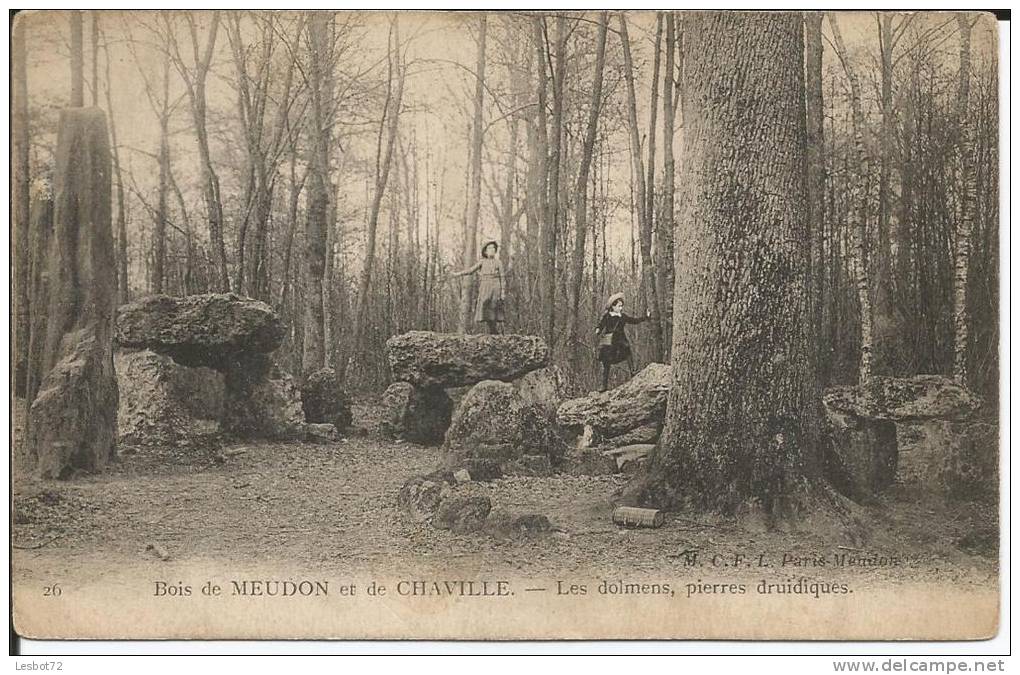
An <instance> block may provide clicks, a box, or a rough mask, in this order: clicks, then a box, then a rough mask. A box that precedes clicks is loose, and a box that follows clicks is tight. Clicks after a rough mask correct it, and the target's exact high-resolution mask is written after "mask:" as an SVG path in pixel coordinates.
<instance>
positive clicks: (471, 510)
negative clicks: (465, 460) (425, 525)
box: [432, 483, 492, 534]
mask: <svg viewBox="0 0 1020 675" xmlns="http://www.w3.org/2000/svg"><path fill="white" fill-rule="evenodd" d="M491 510H492V500H491V499H490V498H489V495H488V493H487V492H486V490H485V489H484V488H482V487H481V486H479V485H478V484H476V483H465V484H463V485H458V486H456V487H447V488H444V489H443V490H442V496H441V498H440V501H439V508H438V509H437V510H436V514H435V516H434V517H433V518H432V525H433V526H435V527H436V528H438V529H440V530H450V531H451V532H453V533H454V534H467V533H469V532H477V531H478V530H480V529H482V526H484V525H485V518H486V517H487V516H488V515H489V511H491Z"/></svg>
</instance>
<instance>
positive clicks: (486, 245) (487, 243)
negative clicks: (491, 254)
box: [482, 239, 499, 258]
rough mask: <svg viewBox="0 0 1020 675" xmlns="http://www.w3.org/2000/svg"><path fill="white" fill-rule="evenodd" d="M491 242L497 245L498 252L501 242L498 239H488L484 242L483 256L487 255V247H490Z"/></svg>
mask: <svg viewBox="0 0 1020 675" xmlns="http://www.w3.org/2000/svg"><path fill="white" fill-rule="evenodd" d="M490 244H492V245H495V247H496V251H497V252H498V251H499V242H498V241H496V240H495V239H490V240H489V241H487V242H485V243H484V244H482V257H483V258H484V257H485V249H487V248H489V245H490Z"/></svg>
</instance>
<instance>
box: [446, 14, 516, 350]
mask: <svg viewBox="0 0 1020 675" xmlns="http://www.w3.org/2000/svg"><path fill="white" fill-rule="evenodd" d="M486 23H487V22H486V18H485V13H484V12H483V13H482V15H481V16H480V17H479V20H478V58H477V59H476V61H475V107H474V119H473V121H472V123H471V183H470V184H469V186H468V212H467V219H466V220H465V222H464V245H463V247H462V249H461V261H462V263H463V265H464V269H467V268H468V267H470V266H471V265H472V264H474V262H475V259H476V256H477V255H478V251H477V250H476V248H477V246H478V214H479V209H480V207H481V201H482V111H483V103H484V95H485V33H486ZM503 254H504V255H505V254H506V251H503ZM472 283H474V279H473V278H472V277H471V276H465V277H464V279H463V281H462V284H463V286H464V288H463V291H462V292H461V294H460V313H459V315H458V320H457V330H458V331H459V332H461V333H466V332H467V330H468V326H469V325H470V324H471V319H472V316H473V312H472V303H471V292H470V289H471V284H472Z"/></svg>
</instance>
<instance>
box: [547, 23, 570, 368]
mask: <svg viewBox="0 0 1020 675" xmlns="http://www.w3.org/2000/svg"><path fill="white" fill-rule="evenodd" d="M566 42H567V29H566V18H565V17H564V16H563V15H562V14H560V15H559V16H557V18H556V39H555V46H554V48H553V50H554V54H553V59H554V60H555V69H554V71H553V82H552V85H553V86H552V95H553V100H552V138H551V139H549V146H548V147H549V164H548V181H549V182H548V197H547V201H546V213H545V218H544V219H543V220H542V298H543V305H542V313H543V316H544V318H545V321H544V330H543V334H544V335H545V339H546V342H547V343H548V344H549V348H550V349H551V350H552V349H555V342H556V259H557V256H556V246H557V241H556V240H557V238H558V236H559V230H560V173H561V168H562V164H563V159H562V155H563V152H562V151H563V96H564V88H565V80H566V72H567V71H566V66H567V62H566Z"/></svg>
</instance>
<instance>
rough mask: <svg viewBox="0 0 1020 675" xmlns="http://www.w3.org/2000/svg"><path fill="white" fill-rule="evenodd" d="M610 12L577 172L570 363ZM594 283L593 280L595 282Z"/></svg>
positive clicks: (603, 19) (603, 25)
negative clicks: (589, 178) (589, 177)
mask: <svg viewBox="0 0 1020 675" xmlns="http://www.w3.org/2000/svg"><path fill="white" fill-rule="evenodd" d="M608 23H609V13H608V12H602V14H601V16H600V17H599V33H598V38H596V42H597V47H596V52H595V73H594V75H593V76H592V90H591V102H590V103H589V108H588V125H587V127H585V131H584V146H583V147H582V149H581V166H580V168H579V169H578V171H577V184H576V185H575V187H574V228H575V234H574V251H573V256H572V259H571V266H570V275H571V281H570V289H571V293H570V314H569V321H570V325H569V330H568V331H567V334H568V336H569V344H570V347H569V349H570V355H571V361H573V362H576V361H577V353H578V347H579V346H580V345H579V344H578V333H579V331H578V312H579V311H580V306H581V280H582V277H583V276H584V248H585V239H586V238H587V234H588V175H589V173H590V171H591V159H592V153H593V151H594V149H595V138H596V135H597V134H598V125H599V114H600V111H601V107H602V80H603V74H604V71H605V66H606V33H607V30H608ZM593 282H594V279H593Z"/></svg>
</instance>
